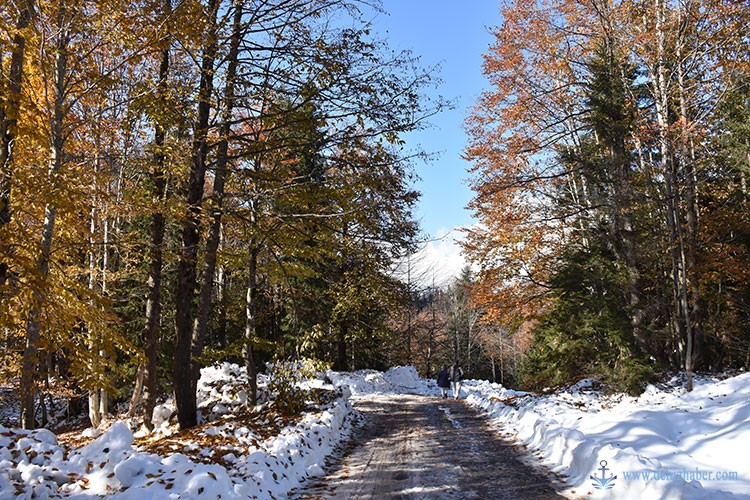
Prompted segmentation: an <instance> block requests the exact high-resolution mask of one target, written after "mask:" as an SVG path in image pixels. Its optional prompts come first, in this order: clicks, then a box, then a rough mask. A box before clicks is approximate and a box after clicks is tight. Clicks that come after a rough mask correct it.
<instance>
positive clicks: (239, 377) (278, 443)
mask: <svg viewBox="0 0 750 500" xmlns="http://www.w3.org/2000/svg"><path fill="white" fill-rule="evenodd" d="M201 374H202V377H201V380H200V382H199V385H198V396H199V408H200V409H201V413H202V414H203V415H206V416H210V418H212V419H213V418H216V420H211V422H210V424H209V425H206V426H204V427H202V428H201V432H200V433H199V434H198V435H196V436H195V440H194V441H192V442H189V443H188V444H186V445H185V446H184V447H183V449H182V452H183V453H181V452H179V451H177V452H175V453H172V454H169V455H168V456H161V455H157V454H154V453H149V452H146V451H143V450H142V449H139V447H138V446H136V445H134V439H135V436H134V434H133V432H132V430H131V429H130V428H129V427H128V425H127V424H126V422H123V421H116V422H114V423H113V424H112V425H111V426H110V427H109V428H108V429H106V430H105V431H103V432H102V431H101V430H99V429H90V430H87V431H86V432H84V433H83V434H85V435H87V436H89V437H92V438H95V439H94V440H93V441H92V442H90V443H89V444H87V445H85V446H81V447H78V448H66V447H65V446H63V445H61V444H59V443H58V440H57V437H56V436H55V435H54V434H53V433H52V432H50V431H48V430H44V429H41V430H35V431H24V430H20V429H10V428H7V427H2V426H0V499H2V500H4V499H8V498H23V499H26V498H39V499H48V498H61V497H76V498H86V497H91V496H97V495H107V496H108V497H111V498H113V499H127V500H152V499H153V500H157V499H168V498H180V499H193V498H195V499H198V498H222V499H246V498H272V497H279V496H283V494H284V493H286V492H288V491H290V490H291V489H293V488H295V487H297V486H299V485H300V483H301V482H304V481H306V480H307V479H308V478H310V477H312V476H315V475H319V474H321V473H322V472H323V468H322V467H323V465H324V463H325V460H326V458H327V457H328V456H329V455H331V453H332V452H333V449H334V447H335V446H336V445H337V444H338V443H339V442H340V441H341V440H342V439H345V438H346V437H347V436H348V432H349V427H350V418H349V417H350V415H351V414H352V411H353V410H352V408H351V405H350V404H349V401H348V396H349V392H348V391H346V390H340V391H339V392H338V397H336V398H335V399H334V400H333V401H332V402H330V403H329V404H327V405H325V406H324V407H322V408H319V409H317V410H315V411H309V412H307V413H304V414H303V415H302V417H301V418H300V419H299V420H298V421H297V422H295V423H291V424H289V425H286V426H284V427H283V428H281V429H280V431H279V432H278V433H277V434H276V435H272V436H270V437H267V438H265V439H264V438H263V437H262V436H260V435H258V434H257V433H256V432H254V431H253V430H251V429H250V428H248V427H247V426H245V425H242V423H240V422H239V421H236V420H233V419H231V418H227V419H224V418H221V417H222V416H223V415H224V414H226V412H227V411H228V410H229V409H230V408H238V407H240V406H242V405H243V404H244V403H245V402H246V401H247V393H246V392H245V391H244V390H243V389H242V386H243V382H244V381H245V380H246V376H245V373H244V369H242V368H240V367H239V366H237V365H231V364H223V365H219V366H215V367H211V368H206V369H204V370H203V371H202V372H201ZM260 379H261V380H260V382H261V385H263V384H265V383H266V382H267V380H265V379H264V377H260ZM310 385H315V386H318V387H322V388H327V389H329V390H331V391H333V390H335V388H334V387H333V386H331V385H330V384H327V385H326V384H324V383H322V381H318V382H317V383H315V384H310ZM222 412H223V413H222ZM173 413H174V408H173V403H171V402H167V403H165V404H163V405H160V406H159V407H157V409H156V410H155V412H154V414H155V415H158V416H159V422H158V429H157V432H156V433H155V434H154V435H153V436H161V437H166V436H170V435H173V434H175V433H176V428H175V426H174V424H173V423H170V417H171V416H172V414H173ZM261 423H263V422H261ZM266 423H269V422H266ZM137 434H139V435H144V434H145V433H144V431H143V430H139V431H138V432H137ZM217 437H219V438H226V439H225V441H224V442H232V443H235V444H234V445H233V448H232V449H231V450H229V451H227V450H224V449H222V450H221V452H220V453H221V454H220V455H218V457H219V458H221V459H222V461H223V464H220V463H203V462H201V461H196V457H206V458H207V459H210V458H211V457H217V455H215V454H214V453H215V452H216V451H217V450H216V449H213V448H212V447H211V445H210V444H208V445H207V444H205V443H204V439H207V440H209V443H210V439H211V438H217ZM188 454H190V456H188Z"/></svg>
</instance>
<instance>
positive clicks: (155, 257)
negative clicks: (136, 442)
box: [141, 0, 172, 430]
mask: <svg viewBox="0 0 750 500" xmlns="http://www.w3.org/2000/svg"><path fill="white" fill-rule="evenodd" d="M164 10H165V11H164V17H165V18H167V17H169V15H170V14H171V12H172V2H171V0H164ZM170 43H171V37H170V36H169V35H168V36H167V39H166V40H165V41H164V44H165V45H164V48H162V50H161V61H160V63H159V83H158V86H157V93H158V95H157V98H158V99H159V100H161V101H162V103H164V104H166V95H165V94H166V84H167V77H168V75H169V52H170ZM165 139H166V130H165V127H164V125H163V124H162V123H161V122H160V120H156V123H155V126H154V146H155V152H154V169H153V171H152V172H151V181H152V183H153V184H152V191H151V199H152V201H153V203H154V206H155V211H154V213H153V214H152V215H151V241H150V245H149V265H148V283H147V286H148V292H147V294H146V322H145V325H144V327H143V332H142V333H141V339H142V340H143V350H144V354H145V356H146V359H145V360H144V362H143V365H142V367H143V373H142V377H143V424H144V425H145V426H146V428H147V429H148V430H153V428H154V424H153V415H154V408H155V407H156V397H157V392H158V390H159V378H158V373H157V368H158V361H159V326H160V324H161V281H162V260H163V256H162V252H163V248H164V228H165V216H164V212H163V211H162V210H163V205H164V195H165V193H166V190H167V173H166V155H165V154H164V141H165Z"/></svg>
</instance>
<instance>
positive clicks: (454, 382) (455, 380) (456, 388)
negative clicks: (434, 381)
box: [450, 361, 464, 399]
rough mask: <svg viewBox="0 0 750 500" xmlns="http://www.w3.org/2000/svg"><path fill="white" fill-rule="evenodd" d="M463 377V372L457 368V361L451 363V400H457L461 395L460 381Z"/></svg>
mask: <svg viewBox="0 0 750 500" xmlns="http://www.w3.org/2000/svg"><path fill="white" fill-rule="evenodd" d="M463 377H464V371H463V370H462V369H461V366H459V364H458V361H456V362H455V363H453V366H451V371H450V380H451V387H453V399H458V395H459V394H460V393H461V379H462V378H463Z"/></svg>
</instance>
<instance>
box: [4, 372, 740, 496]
mask: <svg viewBox="0 0 750 500" xmlns="http://www.w3.org/2000/svg"><path fill="white" fill-rule="evenodd" d="M243 382H244V371H243V370H242V369H241V368H240V367H238V366H236V365H230V364H224V365H220V366H216V367H212V368H206V369H204V370H203V371H202V378H201V382H200V384H199V406H200V408H201V411H202V413H203V414H204V415H206V416H207V418H208V420H209V422H207V423H205V424H203V425H202V426H199V428H197V429H196V430H194V431H191V434H189V435H188V436H185V435H184V434H176V427H175V424H174V418H173V416H172V413H173V411H174V408H173V407H172V405H170V404H165V405H163V406H161V407H159V408H158V409H157V412H158V414H159V415H160V418H161V423H160V425H159V427H158V430H157V433H156V434H155V435H154V434H152V435H151V436H150V437H152V438H153V437H154V436H159V437H160V438H161V439H162V440H163V442H164V445H163V446H161V447H160V448H159V449H158V454H157V453H154V452H152V451H153V449H154V448H153V447H152V448H147V447H146V446H144V444H143V443H144V441H143V439H145V438H146V437H149V436H146V437H142V436H143V434H144V433H143V432H142V431H138V430H135V429H131V428H130V427H129V426H128V422H124V421H115V422H114V423H112V425H111V426H110V427H109V428H108V429H107V430H106V431H103V432H102V431H97V430H93V429H92V430H89V431H88V432H87V433H86V434H88V435H90V436H91V437H92V438H95V439H94V440H93V441H92V442H90V443H89V444H87V445H85V446H80V447H66V446H64V445H62V444H60V443H59V442H58V440H57V437H56V436H55V435H54V434H53V433H51V432H49V431H46V430H38V431H32V432H27V431H22V430H18V429H9V428H5V427H2V426H0V500H4V499H6V498H39V499H48V498H62V497H67V498H70V497H75V498H90V497H91V496H92V495H93V496H96V495H108V496H109V497H112V498H117V499H134V500H149V499H154V500H155V499H163V498H164V499H166V498H181V499H192V498H195V499H198V498H222V499H239V498H253V497H256V498H283V497H284V496H285V493H286V492H288V491H290V490H291V489H293V488H295V487H298V486H299V485H300V483H302V482H304V481H306V480H308V479H309V478H311V477H314V476H316V475H319V474H321V473H322V466H323V464H324V462H325V460H326V458H327V457H328V456H329V455H330V454H331V453H332V452H333V450H334V448H335V446H336V445H337V444H338V443H339V442H340V441H341V440H342V439H345V438H346V437H347V436H348V433H349V430H350V426H351V421H352V419H351V418H350V416H351V414H352V408H351V405H350V404H349V397H355V398H356V397H360V398H366V397H367V395H368V394H370V393H378V392H391V393H416V394H426V395H437V394H438V389H437V387H436V386H435V383H434V381H432V380H422V379H419V377H418V376H417V374H416V371H415V370H414V369H413V368H411V367H397V368H392V369H390V370H388V371H386V372H378V371H373V370H365V371H359V372H354V373H335V372H327V373H325V374H319V376H318V377H316V378H314V379H309V380H306V381H304V383H303V386H305V387H307V388H310V389H315V390H327V391H329V392H328V393H329V394H334V396H335V397H332V398H329V400H328V401H327V402H326V403H325V404H323V405H318V407H316V408H312V409H311V410H310V411H307V412H306V413H304V414H303V415H302V417H301V418H299V419H297V420H294V421H291V422H289V421H283V420H278V419H275V420H274V418H273V417H269V418H268V420H266V421H261V422H258V421H257V419H256V420H255V421H253V422H250V421H249V420H243V419H242V418H238V417H237V416H238V415H242V411H239V412H237V411H235V410H237V409H238V408H241V407H242V405H243V404H244V403H245V401H246V398H247V396H246V394H245V393H244V391H243V389H242V387H243V385H242V384H243ZM266 383H267V380H266V379H265V378H264V377H261V379H260V385H261V387H264V385H265V384H266ZM682 387H683V384H682V383H681V380H678V379H673V380H672V381H670V382H669V383H665V384H661V385H659V386H650V387H649V388H648V389H647V390H646V391H645V392H644V394H642V395H641V396H640V397H638V398H633V397H628V396H623V395H609V396H605V395H602V394H601V393H600V392H599V391H598V384H596V383H595V382H594V381H591V380H583V381H581V382H579V383H578V384H576V385H574V386H572V387H568V388H566V389H563V390H558V391H556V392H555V393H553V394H548V395H538V394H530V393H524V392H518V391H512V390H508V389H505V388H504V387H502V386H500V385H497V384H491V383H488V382H484V381H474V380H469V381H466V382H465V384H464V389H463V391H462V397H465V398H466V400H467V402H468V403H469V404H471V405H473V406H475V407H477V408H479V409H481V410H482V411H484V412H486V413H487V414H488V416H489V418H491V419H492V421H493V423H494V424H495V425H496V427H497V428H498V431H499V432H501V433H503V434H504V435H505V437H506V438H508V439H514V440H517V441H518V442H521V443H523V444H525V445H526V446H527V447H528V448H529V450H531V451H532V453H533V454H534V455H535V456H536V457H538V459H539V460H540V461H541V462H542V463H543V464H544V465H546V466H547V467H548V468H549V469H551V470H552V471H554V472H555V473H557V474H558V475H559V476H561V477H562V478H563V480H564V481H565V484H566V485H567V486H566V488H565V490H564V491H563V494H564V495H565V496H567V497H569V498H615V499H618V498H623V499H624V498H627V499H631V498H641V499H663V498H665V499H670V498H671V499H708V498H711V499H728V498H747V499H750V462H748V461H747V460H744V456H745V453H746V451H747V450H750V374H743V375H740V376H737V377H733V378H728V379H725V380H718V379H711V378H701V379H699V380H697V383H696V388H695V390H694V391H693V392H692V393H685V391H684V389H682ZM331 391H334V392H331ZM336 391H337V392H336ZM263 404H264V405H268V402H265V403H263ZM258 409H259V410H262V409H263V408H258ZM134 430H135V433H134ZM457 432H460V429H457ZM137 437H141V438H142V439H141V440H139V439H137ZM173 438H179V439H173ZM148 450H151V451H148Z"/></svg>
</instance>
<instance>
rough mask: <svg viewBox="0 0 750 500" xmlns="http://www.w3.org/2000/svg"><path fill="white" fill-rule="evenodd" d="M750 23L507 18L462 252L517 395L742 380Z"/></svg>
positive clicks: (712, 12)
mask: <svg viewBox="0 0 750 500" xmlns="http://www.w3.org/2000/svg"><path fill="white" fill-rule="evenodd" d="M748 12H750V4H748V2H746V1H738V2H725V1H711V0H708V1H704V0H675V1H672V0H647V1H630V0H628V1H607V0H585V1H562V0H549V1H539V2H537V1H526V0H518V1H508V2H505V4H504V6H503V9H502V22H501V23H500V24H499V25H498V26H497V27H496V28H495V29H494V31H493V34H494V42H493V45H492V46H491V47H490V48H489V50H488V52H487V53H486V54H485V58H484V72H485V75H486V76H487V78H488V79H489V82H490V86H489V87H490V88H489V89H488V90H487V91H486V92H484V93H483V95H482V96H481V97H480V98H479V99H478V101H477V103H476V106H475V108H474V109H473V110H472V112H471V114H470V116H469V117H468V119H467V130H468V134H469V145H468V146H467V149H466V155H467V157H468V158H469V159H470V160H471V161H472V165H473V167H472V170H473V172H472V178H471V179H472V180H471V182H472V187H473V189H474V192H475V198H474V200H473V201H472V209H473V210H474V213H475V215H476V217H477V219H478V221H479V223H478V224H477V225H476V226H475V227H473V228H470V229H469V231H468V235H467V241H466V245H465V249H466V251H467V253H468V255H469V258H470V260H472V261H473V262H474V264H475V266H476V267H477V269H478V273H477V274H478V276H477V280H476V285H475V287H474V297H475V300H476V301H477V304H479V305H480V306H481V309H482V310H483V311H484V314H485V315H486V317H485V318H484V321H485V323H487V322H489V323H494V324H495V325H496V330H497V331H501V332H504V339H505V340H504V342H503V343H502V345H503V349H506V350H507V351H508V352H507V355H508V356H510V357H516V356H514V355H513V353H512V352H511V351H510V350H509V349H507V348H506V347H505V346H513V347H515V348H517V349H516V350H519V349H520V350H521V351H522V352H523V354H522V356H521V359H519V360H518V361H519V363H518V366H517V369H516V371H515V373H514V376H515V377H517V379H518V380H519V381H521V383H522V384H524V385H526V386H528V387H537V388H543V387H546V386H550V385H556V384H561V383H564V382H567V381H569V380H571V379H574V378H575V377H580V376H592V377H595V378H598V379H600V380H603V381H608V382H610V383H612V384H613V385H614V386H615V387H619V388H620V389H622V390H627V391H630V392H633V393H638V392H639V390H641V389H642V388H643V384H644V382H647V381H649V380H650V379H652V378H653V377H654V375H655V374H658V373H659V372H660V371H662V370H672V371H682V370H684V371H685V373H686V374H687V388H688V390H690V389H691V388H692V386H691V380H692V379H691V374H692V373H693V372H695V371H698V370H712V371H721V370H728V369H747V368H748V367H750V366H748V365H749V364H750V336H749V334H748V332H750V329H749V328H748V326H750V324H749V320H750V308H749V306H750V282H748V271H749V270H750V254H749V253H748V244H749V243H750V225H748V223H749V222H750V221H749V220H748V213H749V212H748V208H750V206H749V205H748V185H747V183H748V179H747V177H748V173H750V87H748V82H750V80H749V79H748V69H749V66H748V63H749V62H750V43H748V42H749V41H750V39H748V33H749V30H748V27H749V26H748V22H749V21H750V16H748Z"/></svg>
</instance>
